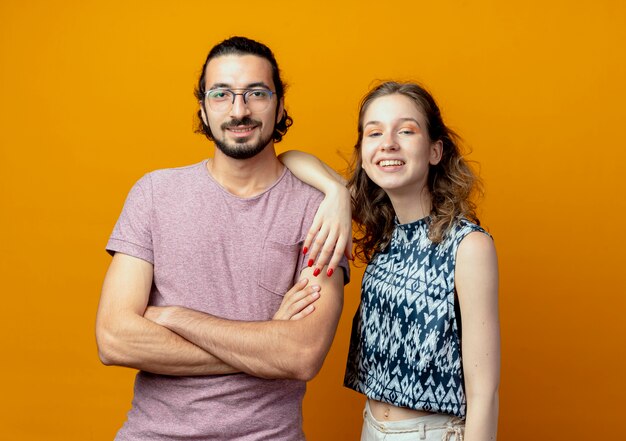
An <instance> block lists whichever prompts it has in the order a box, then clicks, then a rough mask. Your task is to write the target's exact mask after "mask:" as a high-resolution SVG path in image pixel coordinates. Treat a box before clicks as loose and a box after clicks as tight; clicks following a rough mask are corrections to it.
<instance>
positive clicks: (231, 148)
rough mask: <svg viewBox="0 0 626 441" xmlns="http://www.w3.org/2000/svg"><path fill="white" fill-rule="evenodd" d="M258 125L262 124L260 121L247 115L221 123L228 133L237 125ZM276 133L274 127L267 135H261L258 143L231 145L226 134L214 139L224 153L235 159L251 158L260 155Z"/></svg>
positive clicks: (224, 130)
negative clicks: (230, 128)
mask: <svg viewBox="0 0 626 441" xmlns="http://www.w3.org/2000/svg"><path fill="white" fill-rule="evenodd" d="M240 125H243V126H252V125H253V126H256V127H259V126H260V125H261V122H260V121H256V120H253V119H252V118H250V117H248V116H245V117H244V118H242V119H232V120H230V121H229V122H227V123H224V124H222V125H221V127H220V128H221V129H222V131H223V132H224V134H225V133H226V130H227V129H228V128H229V127H237V126H240ZM273 135H274V128H272V131H271V132H270V133H269V134H268V135H267V136H265V137H261V138H260V139H259V141H258V142H256V143H246V142H243V143H234V145H230V144H227V143H226V141H225V140H226V135H224V139H223V140H221V139H214V141H213V142H215V145H216V146H217V148H218V149H220V151H221V152H222V153H224V154H225V155H226V156H228V157H230V158H233V159H249V158H252V157H253V156H256V155H258V154H259V153H261V152H262V151H263V149H265V147H267V145H268V144H269V143H270V141H271V140H272V136H273Z"/></svg>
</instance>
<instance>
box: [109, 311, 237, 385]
mask: <svg viewBox="0 0 626 441" xmlns="http://www.w3.org/2000/svg"><path fill="white" fill-rule="evenodd" d="M97 340H98V349H99V352H100V358H101V360H102V362H103V363H104V364H107V365H116V366H125V367H131V368H135V369H140V370H143V371H147V372H152V373H155V374H162V375H176V376H178V375H218V374H230V373H234V372H238V370H237V369H235V368H233V367H232V366H230V365H228V364H226V363H225V362H224V361H222V360H221V359H219V358H218V357H216V356H214V355H212V354H210V353H208V352H206V351H205V350H203V349H202V348H200V347H198V346H196V345H194V344H193V343H191V342H189V341H187V340H185V339H184V338H183V337H181V336H180V335H178V334H176V333H174V332H172V331H171V330H169V329H167V328H165V327H163V326H160V325H158V324H156V323H154V322H152V321H150V320H147V319H145V318H143V317H141V316H138V315H135V314H132V315H131V314H129V315H128V316H127V317H125V318H124V319H123V320H120V321H119V322H118V323H117V324H116V326H115V327H113V326H111V327H108V326H101V327H99V329H98V332H97Z"/></svg>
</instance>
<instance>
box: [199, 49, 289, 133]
mask: <svg viewBox="0 0 626 441" xmlns="http://www.w3.org/2000/svg"><path fill="white" fill-rule="evenodd" d="M222 55H256V56H257V57H261V58H265V59H266V60H267V61H269V63H270V65H271V66H272V80H273V81H274V87H275V88H276V97H277V101H280V99H281V98H283V97H284V96H285V89H286V88H287V84H285V83H283V81H282V80H281V79H280V69H278V63H277V62H276V58H274V54H273V53H272V51H271V50H270V48H269V47H267V46H265V45H264V44H263V43H259V42H258V41H254V40H250V39H249V38H246V37H231V38H229V39H227V40H224V41H222V42H221V43H219V44H217V45H216V46H214V47H213V49H211V51H210V52H209V55H208V56H207V57H206V60H205V62H204V65H203V66H202V74H201V75H200V79H199V80H198V85H197V86H196V89H195V90H194V94H195V95H196V98H197V99H198V100H199V101H200V105H201V106H203V105H204V104H203V103H204V93H205V92H206V90H205V85H204V79H205V73H206V67H207V64H209V61H211V60H212V59H213V58H216V57H219V56H222ZM205 110H206V109H205ZM276 112H278V105H277V106H276ZM198 119H199V120H200V123H199V124H198V128H197V130H196V132H197V133H202V134H204V135H205V136H206V137H207V138H209V139H210V140H211V141H213V134H212V133H211V128H210V127H209V126H208V125H206V124H205V123H204V121H203V120H202V113H201V111H200V110H198ZM292 124H293V119H292V118H291V117H290V116H289V115H288V114H287V110H286V109H283V117H282V118H281V120H280V121H278V122H277V123H276V125H275V126H274V133H273V134H272V139H273V140H274V142H280V141H281V140H282V139H283V136H284V135H285V133H287V129H288V128H289V127H290V126H291V125H292Z"/></svg>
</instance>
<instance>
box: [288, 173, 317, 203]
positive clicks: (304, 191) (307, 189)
mask: <svg viewBox="0 0 626 441" xmlns="http://www.w3.org/2000/svg"><path fill="white" fill-rule="evenodd" d="M283 181H284V182H283V189H282V190H284V191H289V192H293V193H295V194H297V195H298V196H299V197H302V198H305V199H310V200H311V201H312V202H317V203H320V202H321V201H322V199H324V193H322V192H321V191H319V190H318V189H317V188H315V187H311V186H310V185H309V184H307V183H306V182H304V181H301V180H300V179H298V178H297V177H296V176H295V175H294V174H293V173H291V171H289V169H286V170H285V177H284V179H283Z"/></svg>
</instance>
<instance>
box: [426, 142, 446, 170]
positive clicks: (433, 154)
mask: <svg viewBox="0 0 626 441" xmlns="http://www.w3.org/2000/svg"><path fill="white" fill-rule="evenodd" d="M442 156H443V142H442V141H441V140H437V141H435V142H433V143H432V144H431V145H430V160H429V162H430V165H437V164H439V161H441V157H442Z"/></svg>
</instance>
